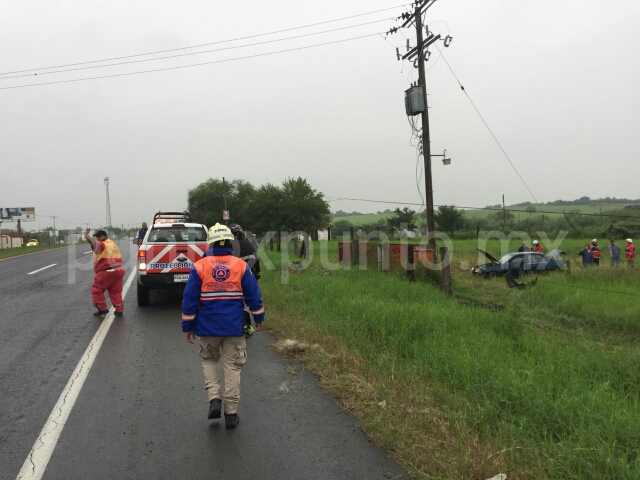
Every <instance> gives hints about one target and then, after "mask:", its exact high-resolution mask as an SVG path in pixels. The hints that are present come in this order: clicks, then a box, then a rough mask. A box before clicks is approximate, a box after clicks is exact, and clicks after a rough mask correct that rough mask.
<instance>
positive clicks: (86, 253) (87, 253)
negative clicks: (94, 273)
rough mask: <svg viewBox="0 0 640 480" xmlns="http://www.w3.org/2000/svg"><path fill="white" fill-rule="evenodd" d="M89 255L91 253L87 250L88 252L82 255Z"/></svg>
mask: <svg viewBox="0 0 640 480" xmlns="http://www.w3.org/2000/svg"><path fill="white" fill-rule="evenodd" d="M90 253H93V252H92V251H91V250H89V251H88V252H84V253H83V255H89V254H90Z"/></svg>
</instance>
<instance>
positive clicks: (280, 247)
mask: <svg viewBox="0 0 640 480" xmlns="http://www.w3.org/2000/svg"><path fill="white" fill-rule="evenodd" d="M276 235H277V236H278V238H277V240H276V251H278V252H279V251H281V249H282V246H281V245H280V232H278V233H276Z"/></svg>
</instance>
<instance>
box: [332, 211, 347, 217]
mask: <svg viewBox="0 0 640 480" xmlns="http://www.w3.org/2000/svg"><path fill="white" fill-rule="evenodd" d="M347 215H349V214H348V213H347V212H345V211H344V210H338V211H337V212H336V213H334V215H333V216H334V217H346V216H347Z"/></svg>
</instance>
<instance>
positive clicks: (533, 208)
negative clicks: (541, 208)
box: [527, 205, 536, 213]
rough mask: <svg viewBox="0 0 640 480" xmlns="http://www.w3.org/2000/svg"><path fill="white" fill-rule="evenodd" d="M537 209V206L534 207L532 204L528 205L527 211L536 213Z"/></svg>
mask: <svg viewBox="0 0 640 480" xmlns="http://www.w3.org/2000/svg"><path fill="white" fill-rule="evenodd" d="M535 211H536V207H534V206H533V205H530V206H528V207H527V212H529V213H535Z"/></svg>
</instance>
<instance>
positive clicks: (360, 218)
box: [331, 213, 393, 227]
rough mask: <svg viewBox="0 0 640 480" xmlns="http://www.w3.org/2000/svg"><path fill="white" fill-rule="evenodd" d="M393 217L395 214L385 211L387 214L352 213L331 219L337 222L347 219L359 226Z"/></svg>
mask: <svg viewBox="0 0 640 480" xmlns="http://www.w3.org/2000/svg"><path fill="white" fill-rule="evenodd" d="M391 217H393V215H392V214H389V213H385V214H377V213H369V214H362V215H351V216H348V217H333V218H332V219H331V221H332V222H333V223H335V222H338V221H340V220H346V221H347V222H349V223H350V224H351V225H353V226H354V227H359V226H361V225H372V224H375V223H377V222H379V221H380V220H382V219H385V218H391Z"/></svg>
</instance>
